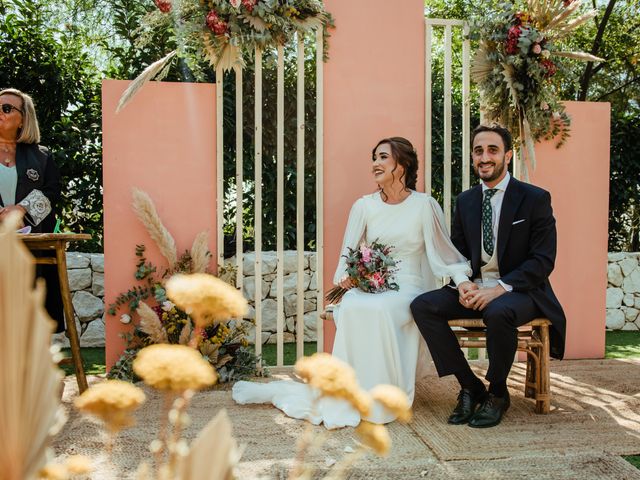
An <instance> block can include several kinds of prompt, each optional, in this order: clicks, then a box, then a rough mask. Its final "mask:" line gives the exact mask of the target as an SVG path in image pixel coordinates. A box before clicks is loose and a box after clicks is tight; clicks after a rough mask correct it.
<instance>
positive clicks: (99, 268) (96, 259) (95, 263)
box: [91, 253, 104, 273]
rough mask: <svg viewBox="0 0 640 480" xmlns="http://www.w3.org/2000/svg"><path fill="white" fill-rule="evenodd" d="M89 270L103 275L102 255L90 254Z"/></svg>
mask: <svg viewBox="0 0 640 480" xmlns="http://www.w3.org/2000/svg"><path fill="white" fill-rule="evenodd" d="M91 270H93V271H94V272H100V273H104V254H103V253H92V254H91Z"/></svg>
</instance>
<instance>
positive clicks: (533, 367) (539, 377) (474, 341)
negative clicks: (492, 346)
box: [449, 318, 551, 413]
mask: <svg viewBox="0 0 640 480" xmlns="http://www.w3.org/2000/svg"><path fill="white" fill-rule="evenodd" d="M550 325H551V322H550V321H549V320H547V319H546V318H536V319H534V320H532V321H530V322H529V323H527V324H525V325H523V326H522V327H520V328H519V329H518V351H520V352H525V353H526V354H527V373H526V375H525V385H524V396H525V397H526V398H533V399H535V401H536V408H535V411H536V413H549V410H550V409H551V384H550V375H549V362H550V358H549V348H550V347H549V326H550ZM449 326H451V327H460V328H459V329H455V328H454V330H453V333H455V335H456V337H457V338H458V342H460V346H461V347H463V348H487V337H486V334H487V331H486V327H485V325H484V323H483V322H482V319H479V318H478V319H457V320H450V321H449ZM469 329H470V330H469Z"/></svg>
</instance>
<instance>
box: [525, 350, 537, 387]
mask: <svg viewBox="0 0 640 480" xmlns="http://www.w3.org/2000/svg"><path fill="white" fill-rule="evenodd" d="M526 353H527V373H526V375H525V383H524V397H525V398H536V387H537V384H536V375H537V371H538V365H537V363H538V362H537V359H536V358H535V356H533V355H531V353H529V352H526ZM535 353H536V354H537V353H538V352H535Z"/></svg>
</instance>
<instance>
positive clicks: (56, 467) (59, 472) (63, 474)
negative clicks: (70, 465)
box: [38, 463, 69, 480]
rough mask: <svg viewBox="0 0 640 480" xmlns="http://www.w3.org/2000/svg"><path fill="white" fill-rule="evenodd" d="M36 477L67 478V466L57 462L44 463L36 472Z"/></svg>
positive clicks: (48, 479) (43, 479)
mask: <svg viewBox="0 0 640 480" xmlns="http://www.w3.org/2000/svg"><path fill="white" fill-rule="evenodd" d="M38 478H39V479H42V480H66V479H67V478H69V472H67V467H65V466H64V465H61V464H59V463H50V464H49V465H45V466H44V467H43V468H41V469H40V471H39V472H38Z"/></svg>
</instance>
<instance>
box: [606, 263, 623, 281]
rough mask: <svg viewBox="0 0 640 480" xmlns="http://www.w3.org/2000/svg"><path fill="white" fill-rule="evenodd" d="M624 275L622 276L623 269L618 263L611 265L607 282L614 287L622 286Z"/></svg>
mask: <svg viewBox="0 0 640 480" xmlns="http://www.w3.org/2000/svg"><path fill="white" fill-rule="evenodd" d="M623 280H624V275H622V269H621V268H620V265H618V264H617V263H610V264H609V267H608V269H607V281H608V282H609V283H610V284H611V285H613V286H614V287H619V286H621V285H622V282H623Z"/></svg>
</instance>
